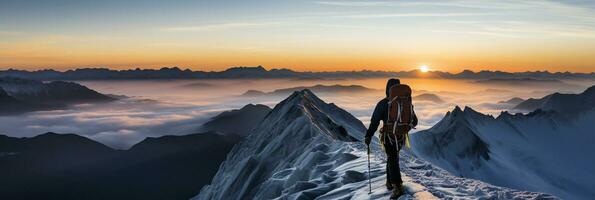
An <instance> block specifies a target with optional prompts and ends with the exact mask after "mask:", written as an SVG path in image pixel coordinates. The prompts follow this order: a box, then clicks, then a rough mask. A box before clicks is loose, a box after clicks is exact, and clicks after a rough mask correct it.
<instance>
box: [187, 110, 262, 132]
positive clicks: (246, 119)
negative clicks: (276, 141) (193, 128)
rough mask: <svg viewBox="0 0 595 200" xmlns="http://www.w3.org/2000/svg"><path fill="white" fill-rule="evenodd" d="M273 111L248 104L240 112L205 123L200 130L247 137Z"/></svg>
mask: <svg viewBox="0 0 595 200" xmlns="http://www.w3.org/2000/svg"><path fill="white" fill-rule="evenodd" d="M270 111H271V108H269V107H268V106H265V105H262V104H257V105H254V104H248V105H246V106H244V107H242V108H241V109H239V110H230V111H225V112H222V113H220V114H219V115H217V116H215V117H213V118H211V120H209V121H208V122H206V123H204V124H203V125H202V126H201V127H200V129H199V130H201V131H216V132H219V133H223V134H237V135H239V136H246V135H247V134H249V133H250V130H252V128H254V126H256V125H258V123H259V122H260V121H262V119H263V118H264V117H265V116H266V115H267V114H268V113H269V112H270Z"/></svg>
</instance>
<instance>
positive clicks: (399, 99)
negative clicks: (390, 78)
mask: <svg viewBox="0 0 595 200" xmlns="http://www.w3.org/2000/svg"><path fill="white" fill-rule="evenodd" d="M388 94H389V95H388V120H387V123H386V124H385V125H386V126H388V127H387V130H386V131H387V132H388V135H389V136H393V137H394V141H398V140H397V138H402V139H403V140H404V142H405V145H406V146H407V148H410V144H409V136H408V134H409V130H410V129H411V128H413V115H414V112H413V104H412V102H411V88H410V87H409V86H408V85H405V84H397V85H394V86H392V87H390V89H389V93H388ZM391 139H393V138H391Z"/></svg>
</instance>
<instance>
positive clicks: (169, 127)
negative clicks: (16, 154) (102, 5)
mask: <svg viewBox="0 0 595 200" xmlns="http://www.w3.org/2000/svg"><path fill="white" fill-rule="evenodd" d="M194 82H198V81H194ZM402 82H403V83H407V84H409V85H410V86H412V88H413V89H414V93H415V94H414V95H418V94H422V93H431V94H436V95H438V96H439V97H440V98H441V99H443V100H444V101H445V102H444V103H435V102H430V101H415V99H414V105H415V110H416V113H417V115H418V116H419V119H420V123H419V126H418V127H417V129H416V130H414V131H418V130H423V129H427V128H429V127H431V126H432V125H434V124H435V123H436V122H438V121H439V120H440V119H442V117H443V116H444V115H445V113H446V112H448V111H450V110H452V109H453V108H454V106H456V105H459V106H461V107H462V106H470V107H472V108H473V109H475V110H478V111H480V112H484V113H487V114H492V115H494V116H497V115H498V114H499V113H500V112H501V111H502V110H506V109H509V106H510V105H506V104H499V103H498V102H499V101H504V100H508V99H510V98H512V97H521V98H528V97H541V96H543V94H544V93H551V92H555V91H548V90H547V87H539V88H522V90H515V88H510V87H503V86H493V85H477V84H473V83H472V82H466V81H458V82H453V81H452V80H449V81H446V82H443V81H440V80H432V81H420V80H407V79H403V80H402ZM428 82H429V83H428ZM82 84H85V85H87V86H89V87H90V88H93V89H97V90H99V91H100V92H103V93H112V94H125V95H129V96H132V97H131V98H128V99H123V100H120V101H117V102H112V103H105V104H84V105H78V106H74V107H71V108H69V109H66V110H55V111H42V112H33V113H27V114H21V115H16V116H2V117H0V121H1V122H2V123H0V134H6V135H11V136H19V137H30V136H35V135H38V134H41V133H45V132H50V131H51V132H57V133H76V134H80V135H83V136H85V137H88V138H91V139H94V140H96V141H99V142H102V143H104V144H106V145H108V146H110V147H113V148H118V149H126V148H129V147H130V146H132V145H134V144H136V143H138V142H139V141H141V140H143V139H144V138H146V137H156V136H162V135H183V134H190V133H196V132H197V130H198V127H199V126H200V125H202V124H203V123H204V122H206V121H207V120H208V119H209V118H210V117H212V116H214V115H216V114H218V113H220V112H222V111H225V110H229V109H237V108H241V107H242V106H244V105H245V104H248V103H260V104H265V105H268V106H271V107H273V106H274V105H275V104H276V103H278V102H279V101H281V100H283V98H284V97H266V96H263V97H241V96H240V94H242V93H244V92H245V91H247V90H250V89H257V90H261V91H267V92H268V91H273V90H275V89H281V88H287V87H296V86H311V85H315V84H327V85H329V84H343V85H352V84H357V85H362V86H365V87H370V88H374V89H378V90H379V91H378V92H377V93H367V94H350V93H337V94H320V95H319V96H320V97H321V98H322V99H323V100H325V101H326V102H332V103H335V104H337V105H338V106H339V107H341V108H343V109H346V110H347V111H349V112H350V113H352V114H353V115H354V116H356V117H357V118H358V119H360V120H361V121H362V122H363V123H364V124H365V125H368V124H369V120H370V115H371V113H372V110H373V109H374V106H375V105H376V103H377V102H378V101H379V100H380V99H381V98H383V97H384V93H383V91H381V90H382V89H383V87H384V84H385V80H384V79H370V80H368V79H358V80H335V81H322V82H321V81H318V82H313V81H295V80H273V81H270V80H267V81H255V80H252V81H242V82H238V81H237V80H232V81H222V80H214V81H211V82H209V83H208V84H209V85H212V86H209V87H199V88H192V87H191V88H188V87H180V86H183V85H187V84H194V83H193V82H189V81H151V82H147V81H130V82H101V81H99V82H83V83H82ZM589 84H594V83H593V82H581V84H574V85H583V86H584V85H589ZM583 86H577V87H574V88H565V90H567V91H571V92H580V91H582V90H584V88H583ZM585 88H586V87H585ZM556 90H559V88H556ZM147 99H153V100H147Z"/></svg>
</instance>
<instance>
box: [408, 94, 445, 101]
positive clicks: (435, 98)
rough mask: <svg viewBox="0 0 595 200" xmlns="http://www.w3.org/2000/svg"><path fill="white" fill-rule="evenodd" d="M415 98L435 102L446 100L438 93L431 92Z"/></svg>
mask: <svg viewBox="0 0 595 200" xmlns="http://www.w3.org/2000/svg"><path fill="white" fill-rule="evenodd" d="M413 100H415V101H430V102H434V103H444V100H442V98H440V97H439V96H438V95H435V94H429V93H425V94H420V95H417V96H414V97H413Z"/></svg>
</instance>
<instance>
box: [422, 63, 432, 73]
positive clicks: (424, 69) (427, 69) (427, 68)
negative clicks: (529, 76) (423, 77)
mask: <svg viewBox="0 0 595 200" xmlns="http://www.w3.org/2000/svg"><path fill="white" fill-rule="evenodd" d="M419 71H421V72H424V73H425V72H428V71H430V68H429V67H428V66H427V65H422V66H420V67H419Z"/></svg>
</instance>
